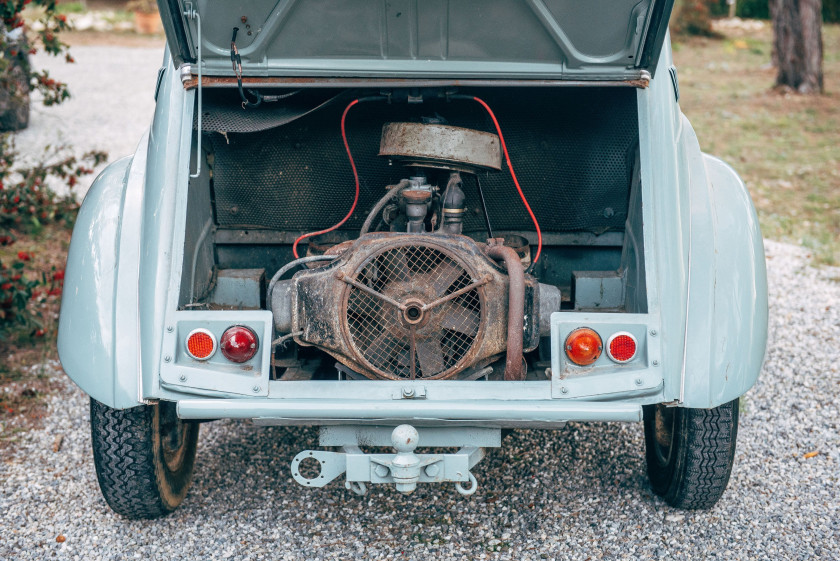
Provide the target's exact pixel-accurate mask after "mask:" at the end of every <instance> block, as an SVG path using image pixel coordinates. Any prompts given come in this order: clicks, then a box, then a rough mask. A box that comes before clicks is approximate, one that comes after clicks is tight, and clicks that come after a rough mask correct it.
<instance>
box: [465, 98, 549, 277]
mask: <svg viewBox="0 0 840 561" xmlns="http://www.w3.org/2000/svg"><path fill="white" fill-rule="evenodd" d="M473 99H474V100H475V101H477V102H478V103H480V104H481V106H482V107H484V108H485V109H486V110H487V112H488V113H489V114H490V118H491V119H493V124H494V125H495V126H496V132H497V133H499V142H501V143H502V151H503V152H504V153H505V160H506V161H507V166H508V169H509V170H510V176H511V177H512V178H513V183H514V185H516V190H517V191H519V198H521V199H522V204H524V205H525V208H526V209H527V210H528V214H530V215H531V220H532V221H533V222H534V227H535V228H536V229H537V255H536V256H535V257H534V263H536V262H537V261H539V260H540V253H542V231H541V230H540V225H539V223H538V222H537V217H536V216H534V211H532V210H531V205H529V204H528V199H526V198H525V193H523V192H522V187H520V186H519V180H518V179H516V173H514V171H513V164H511V163H510V155H509V154H508V149H507V145H506V144H505V137H504V136H502V128H501V127H500V126H499V121H497V120H496V115H494V114H493V110H492V109H490V106H489V105H487V104H486V103H485V102H484V100H482V99H480V98H478V97H475V96H473Z"/></svg>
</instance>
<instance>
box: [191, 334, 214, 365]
mask: <svg viewBox="0 0 840 561" xmlns="http://www.w3.org/2000/svg"><path fill="white" fill-rule="evenodd" d="M215 352H216V338H215V337H213V334H212V333H210V332H209V331H207V330H206V329H194V330H192V331H191V332H190V334H189V335H187V354H188V355H190V356H191V357H192V358H194V359H196V360H207V359H208V358H210V357H211V356H213V353H215Z"/></svg>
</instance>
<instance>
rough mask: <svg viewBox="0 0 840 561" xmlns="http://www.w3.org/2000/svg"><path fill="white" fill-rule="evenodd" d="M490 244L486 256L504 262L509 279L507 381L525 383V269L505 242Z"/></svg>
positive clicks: (501, 240) (494, 241) (499, 239)
mask: <svg viewBox="0 0 840 561" xmlns="http://www.w3.org/2000/svg"><path fill="white" fill-rule="evenodd" d="M489 243H490V245H488V247H487V255H488V256H489V257H491V258H492V259H498V260H500V261H504V263H505V267H506V268H507V273H508V277H509V278H510V287H509V289H508V299H509V300H508V320H507V357H506V360H505V380H524V379H525V369H524V364H523V361H524V359H523V357H522V345H523V331H524V322H525V270H524V269H523V268H522V263H521V261H520V260H519V255H517V253H516V251H515V250H514V249H513V248H510V247H507V246H505V245H503V244H504V239H502V238H496V239H493V240H489ZM520 310H521V311H520Z"/></svg>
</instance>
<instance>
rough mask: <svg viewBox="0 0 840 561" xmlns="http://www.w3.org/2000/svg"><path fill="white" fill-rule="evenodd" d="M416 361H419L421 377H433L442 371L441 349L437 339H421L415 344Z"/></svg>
mask: <svg viewBox="0 0 840 561" xmlns="http://www.w3.org/2000/svg"><path fill="white" fill-rule="evenodd" d="M417 360H419V361H420V372H421V375H422V376H424V377H425V376H434V375H435V374H439V373H441V372H442V371H443V369H444V364H443V349H441V348H440V341H438V340H437V339H432V338H429V339H423V340H422V341H418V342H417Z"/></svg>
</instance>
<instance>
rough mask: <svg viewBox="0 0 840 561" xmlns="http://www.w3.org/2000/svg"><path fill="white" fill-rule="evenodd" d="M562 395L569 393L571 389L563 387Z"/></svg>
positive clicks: (561, 389)
mask: <svg viewBox="0 0 840 561" xmlns="http://www.w3.org/2000/svg"><path fill="white" fill-rule="evenodd" d="M560 393H569V388H567V387H566V386H563V387H562V388H560Z"/></svg>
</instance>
